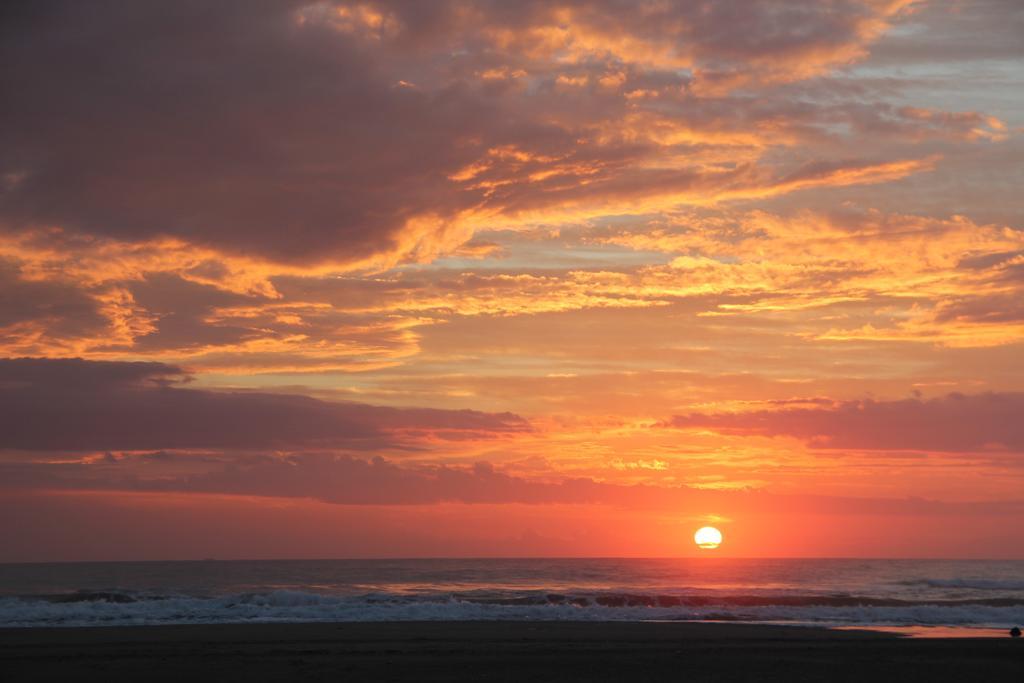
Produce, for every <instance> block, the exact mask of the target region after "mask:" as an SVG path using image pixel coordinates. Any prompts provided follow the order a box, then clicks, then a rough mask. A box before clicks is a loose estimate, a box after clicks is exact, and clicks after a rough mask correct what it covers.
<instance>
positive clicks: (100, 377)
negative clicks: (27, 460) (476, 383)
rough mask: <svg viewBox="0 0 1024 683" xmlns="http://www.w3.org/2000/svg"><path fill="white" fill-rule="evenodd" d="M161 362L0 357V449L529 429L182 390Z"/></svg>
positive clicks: (517, 421) (254, 443)
mask: <svg viewBox="0 0 1024 683" xmlns="http://www.w3.org/2000/svg"><path fill="white" fill-rule="evenodd" d="M187 378H188V375H187V374H186V373H185V372H184V371H182V370H181V369H180V368H176V367H173V366H169V365H165V364H162V363H127V362H90V361H83V360H78V359H60V360H50V359H32V358H19V359H0V449H21V450H37V451H38V450H51V451H52V450H67V451H95V450H127V451H131V450H152V449H192V448H200V449H201V448H216V449H276V448H282V449H288V448H313V447H316V448H356V449H366V448H384V447H387V446H391V447H398V446H401V445H402V444H403V439H402V435H403V434H408V435H411V436H412V439H411V440H412V441H413V442H415V440H417V439H424V438H428V437H433V438H441V439H444V438H474V437H476V438H486V437H490V436H496V435H509V434H515V433H519V432H523V431H526V430H528V429H529V425H528V424H527V423H526V421H525V420H523V419H522V418H520V417H519V416H517V415H513V414H510V413H500V414H491V413H482V412H478V411H472V410H459V411H453V410H440V409H431V408H389V407H379V406H370V405H365V404H359V403H330V402H327V401H321V400H317V399H314V398H309V397H306V396H298V395H288V394H273V393H265V392H217V391H207V390H201V389H189V388H182V387H181V386H180V385H179V383H180V382H181V381H182V380H185V379H187Z"/></svg>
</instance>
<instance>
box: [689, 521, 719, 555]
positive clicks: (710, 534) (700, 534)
mask: <svg viewBox="0 0 1024 683" xmlns="http://www.w3.org/2000/svg"><path fill="white" fill-rule="evenodd" d="M693 542H694V543H696V544H697V547H698V548H700V549H701V550H714V549H715V548H717V547H718V546H720V545H722V532H721V531H719V530H718V529H716V528H715V527H713V526H705V527H701V528H700V529H697V533H695V534H694V535H693Z"/></svg>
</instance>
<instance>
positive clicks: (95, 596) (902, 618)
mask: <svg viewBox="0 0 1024 683" xmlns="http://www.w3.org/2000/svg"><path fill="white" fill-rule="evenodd" d="M466 620H468V621H474V620H510V621H523V620H526V621H530V620H566V621H649V620H662V621H707V620H716V621H748V622H782V623H794V624H820V625H927V626H939V625H948V626H954V625H955V626H991V627H1005V626H1007V625H1012V624H1016V623H1021V622H1024V599H1011V598H1007V599H998V598H997V599H985V600H974V601H970V600H946V601H936V600H931V601H927V602H925V601H922V602H912V601H905V600H888V599H880V598H869V597H858V596H820V595H819V596H811V595H805V596H745V595H736V596H718V597H709V596H671V595H637V594H629V593H613V592H609V593H596V594H588V595H577V594H560V593H543V594H534V593H530V594H522V595H480V594H478V593H472V592H470V593H437V594H415V595H403V594H390V593H387V594H383V593H378V594H366V595H325V594H320V593H310V592H305V591H287V590H282V591H272V592H267V593H240V594H234V595H226V596H217V597H202V596H186V595H154V594H139V593H132V592H130V591H101V592H79V593H71V594H63V595H47V596H22V597H8V598H0V626H10V627H31V626H104V625H105V626H119V625H148V624H214V623H283V622H331V621H338V622H341V621H466Z"/></svg>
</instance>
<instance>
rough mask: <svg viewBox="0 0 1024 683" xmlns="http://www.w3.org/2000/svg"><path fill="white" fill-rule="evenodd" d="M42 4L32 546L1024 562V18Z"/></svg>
mask: <svg viewBox="0 0 1024 683" xmlns="http://www.w3.org/2000/svg"><path fill="white" fill-rule="evenodd" d="M0 13H2V14H3V15H4V16H3V17H2V18H0V97H2V100H3V102H4V106H3V107H2V108H0V150H2V154H0V561H68V560H129V559H196V558H207V557H216V558H222V559H230V558H331V557H421V556H474V557H483V556H645V557H653V556H658V557H661V556H694V555H698V554H701V553H705V554H706V553H708V552H713V553H716V554H718V555H719V556H744V557H756V556H775V557H781V556H793V557H807V556H811V557H832V556H835V557H957V558H960V557H964V558H971V557H974V558H995V557H999V558H1002V557H1007V558H1024V521H1022V520H1024V193H1022V192H1021V188H1024V41H1022V40H1021V38H1020V37H1021V36H1022V35H1024V5H1022V4H1021V3H1020V2H1018V1H1017V0H970V1H966V0H965V1H962V2H961V1H959V0H929V1H915V0H827V1H825V0H823V1H821V2H811V1H809V0H808V1H801V0H792V1H783V0H715V1H714V2H711V1H695V0H694V1H685V0H629V1H627V0H594V1H592V2H576V1H575V0H544V1H541V0H536V1H535V0H517V1H516V2H502V1H499V0H490V1H488V0H480V1H477V2H470V1H468V0H467V1H461V0H437V1H436V2H429V3H428V2H419V1H416V0H372V1H367V2H348V1H339V2H330V1H327V2H318V3H308V2H303V1H301V0H300V1H295V2H290V1H284V0H274V1H270V0H244V1H243V0H223V1H221V2H215V3H209V2H205V1H202V2H201V1H199V0H183V1H181V2H173V3H168V2H149V1H143V2H137V1H129V0H121V1H116V0H109V1H108V0H99V1H98V2H90V3H81V2H75V1H73V0H66V1H64V2H59V1H52V2H51V1H49V0H46V1H42V2H33V3H10V4H8V5H5V6H4V8H3V9H2V10H0ZM707 524H711V525H714V526H716V527H718V528H719V529H721V530H722V532H723V534H724V536H725V541H724V543H723V544H722V546H721V547H720V548H719V549H717V550H715V551H701V550H698V549H697V548H696V546H695V545H694V543H693V539H692V536H693V532H694V531H695V530H696V529H697V528H698V527H701V526H704V525H707Z"/></svg>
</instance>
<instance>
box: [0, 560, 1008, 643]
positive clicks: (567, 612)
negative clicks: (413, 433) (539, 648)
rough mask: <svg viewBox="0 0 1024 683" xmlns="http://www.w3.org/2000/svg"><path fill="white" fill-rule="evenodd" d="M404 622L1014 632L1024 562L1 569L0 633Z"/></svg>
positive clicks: (203, 564) (314, 563)
mask: <svg viewBox="0 0 1024 683" xmlns="http://www.w3.org/2000/svg"><path fill="white" fill-rule="evenodd" d="M408 620H416V621H423V620H427V621H429V620H570V621H572V620H576V621H619V620H625V621H648V620H654V621H742V622H755V623H784V624H802V625H819V626H835V627H854V626H881V627H893V626H902V627H908V626H909V627H934V626H956V627H971V628H1007V627H1009V626H1012V625H1015V624H1024V562H1021V561H945V560H856V559H820V560H817V559H725V558H689V559H433V560H422V559H418V560H279V561H213V560H208V561H196V562H91V563H54V564H6V565H0V627H12V626H13V627H31V626H103V625H111V626H113V625H136V624H139V625H141V624H210V623H281V622H325V621H408Z"/></svg>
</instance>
